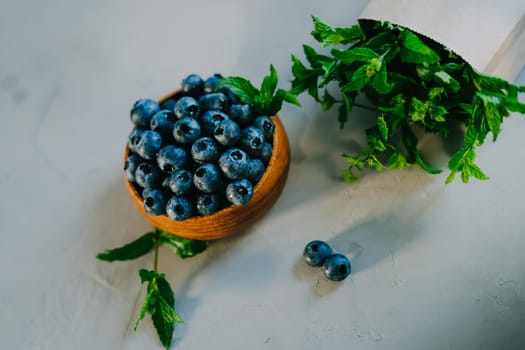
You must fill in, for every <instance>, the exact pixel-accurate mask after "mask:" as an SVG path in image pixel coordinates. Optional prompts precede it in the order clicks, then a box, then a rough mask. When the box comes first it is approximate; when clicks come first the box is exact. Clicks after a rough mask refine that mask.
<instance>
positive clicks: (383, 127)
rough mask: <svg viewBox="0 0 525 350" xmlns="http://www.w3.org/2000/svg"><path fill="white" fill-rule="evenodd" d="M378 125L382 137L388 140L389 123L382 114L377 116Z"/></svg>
mask: <svg viewBox="0 0 525 350" xmlns="http://www.w3.org/2000/svg"><path fill="white" fill-rule="evenodd" d="M377 127H378V129H379V134H380V135H381V138H382V139H383V140H384V141H386V140H387V139H388V124H387V123H386V120H385V116H384V115H381V116H379V117H378V118H377Z"/></svg>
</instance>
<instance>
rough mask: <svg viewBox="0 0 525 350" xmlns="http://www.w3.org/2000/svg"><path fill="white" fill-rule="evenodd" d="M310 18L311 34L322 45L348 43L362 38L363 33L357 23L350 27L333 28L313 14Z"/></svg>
mask: <svg viewBox="0 0 525 350" xmlns="http://www.w3.org/2000/svg"><path fill="white" fill-rule="evenodd" d="M312 20H313V22H314V30H313V31H312V32H311V34H312V36H313V37H314V38H315V40H317V41H318V42H320V43H321V45H322V46H329V45H337V44H348V43H353V42H357V41H359V40H361V39H363V38H364V33H363V31H362V30H361V27H359V25H354V26H352V27H350V28H334V27H332V26H329V25H328V24H326V23H324V22H323V21H322V20H320V19H319V18H317V17H315V16H312Z"/></svg>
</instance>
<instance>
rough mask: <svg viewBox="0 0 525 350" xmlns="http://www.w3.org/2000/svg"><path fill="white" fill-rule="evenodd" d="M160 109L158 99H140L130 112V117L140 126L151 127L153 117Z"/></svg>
mask: <svg viewBox="0 0 525 350" xmlns="http://www.w3.org/2000/svg"><path fill="white" fill-rule="evenodd" d="M158 111H160V106H159V104H158V103H157V101H154V100H151V99H149V98H145V99H141V100H138V101H137V102H135V103H134V104H133V107H132V108H131V111H130V113H129V116H130V119H131V121H132V122H133V124H135V125H136V126H137V127H139V128H149V123H150V121H151V118H152V117H153V115H154V114H155V113H157V112H158Z"/></svg>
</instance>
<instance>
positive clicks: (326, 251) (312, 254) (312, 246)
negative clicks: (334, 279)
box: [303, 240, 332, 267]
mask: <svg viewBox="0 0 525 350" xmlns="http://www.w3.org/2000/svg"><path fill="white" fill-rule="evenodd" d="M331 254H332V248H330V246H329V245H328V243H326V242H323V241H319V240H315V241H311V242H310V243H308V244H307V245H306V246H305V247H304V251H303V257H304V259H305V260H306V263H307V264H308V265H310V266H316V267H317V266H322V265H323V263H324V261H325V259H326V258H327V257H328V256H330V255H331Z"/></svg>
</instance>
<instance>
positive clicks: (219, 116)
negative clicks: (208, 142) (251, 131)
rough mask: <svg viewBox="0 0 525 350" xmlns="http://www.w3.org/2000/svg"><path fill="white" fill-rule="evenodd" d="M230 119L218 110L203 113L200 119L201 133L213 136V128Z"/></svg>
mask: <svg viewBox="0 0 525 350" xmlns="http://www.w3.org/2000/svg"><path fill="white" fill-rule="evenodd" d="M228 119H230V117H228V115H227V114H226V113H223V112H221V111H218V110H211V111H207V112H205V113H204V114H203V115H202V116H201V118H200V123H201V128H202V132H203V133H205V134H206V135H213V132H214V131H215V128H216V127H217V126H218V125H219V124H220V123H221V122H223V121H224V120H228Z"/></svg>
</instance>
